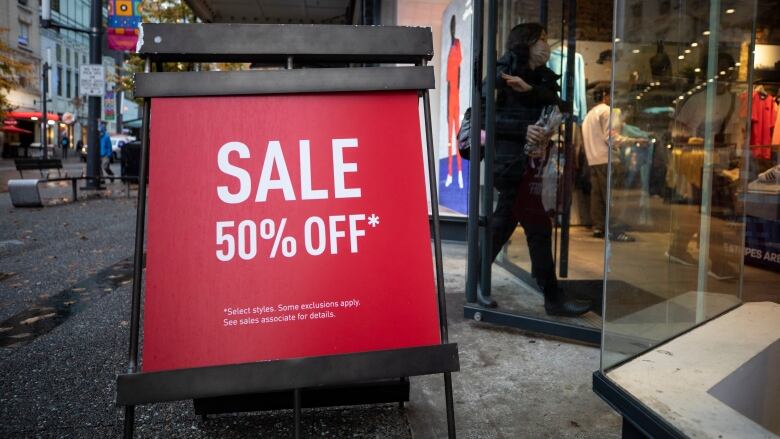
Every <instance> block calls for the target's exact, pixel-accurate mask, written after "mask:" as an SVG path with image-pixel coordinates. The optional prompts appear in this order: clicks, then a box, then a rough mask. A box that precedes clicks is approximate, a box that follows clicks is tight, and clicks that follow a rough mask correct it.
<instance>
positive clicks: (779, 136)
mask: <svg viewBox="0 0 780 439" xmlns="http://www.w3.org/2000/svg"><path fill="white" fill-rule="evenodd" d="M775 102H777V100H775ZM779 110H780V109H779ZM772 145H780V111H777V115H776V116H775V129H774V131H773V132H772Z"/></svg>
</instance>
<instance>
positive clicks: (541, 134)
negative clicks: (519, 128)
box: [525, 125, 549, 145]
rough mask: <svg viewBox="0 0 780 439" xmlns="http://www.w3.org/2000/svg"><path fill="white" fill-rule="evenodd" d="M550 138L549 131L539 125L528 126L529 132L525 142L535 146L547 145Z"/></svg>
mask: <svg viewBox="0 0 780 439" xmlns="http://www.w3.org/2000/svg"><path fill="white" fill-rule="evenodd" d="M548 139H549V136H548V135H547V131H546V130H545V129H544V128H542V127H540V126H539V125H528V131H527V132H526V134H525V140H526V142H527V143H532V144H535V145H544V144H546V143H547V140H548Z"/></svg>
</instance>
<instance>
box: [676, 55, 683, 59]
mask: <svg viewBox="0 0 780 439" xmlns="http://www.w3.org/2000/svg"><path fill="white" fill-rule="evenodd" d="M677 59H685V55H680V56H678V57H677Z"/></svg>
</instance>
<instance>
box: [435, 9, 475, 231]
mask: <svg viewBox="0 0 780 439" xmlns="http://www.w3.org/2000/svg"><path fill="white" fill-rule="evenodd" d="M473 13H474V11H473V6H472V0H454V1H452V2H451V3H450V4H449V6H447V8H446V9H445V10H444V14H443V15H442V29H441V49H440V50H439V53H440V54H441V64H440V66H441V67H440V69H439V72H440V77H439V81H438V84H439V88H440V90H441V93H440V102H439V124H438V126H439V136H438V139H439V145H438V146H437V153H438V154H437V155H438V166H439V173H438V184H439V204H441V205H442V206H444V207H446V208H449V209H451V210H453V211H455V212H457V213H461V214H464V215H465V214H467V213H468V188H469V164H468V160H466V159H463V158H462V157H461V156H460V154H459V152H458V144H457V134H458V130H459V129H460V124H461V121H462V120H463V114H464V113H465V112H466V110H467V109H468V108H469V107H470V106H471V70H472V69H471V51H472V49H471V28H472V24H471V19H472V15H473Z"/></svg>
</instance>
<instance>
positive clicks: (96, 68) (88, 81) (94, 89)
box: [79, 64, 106, 97]
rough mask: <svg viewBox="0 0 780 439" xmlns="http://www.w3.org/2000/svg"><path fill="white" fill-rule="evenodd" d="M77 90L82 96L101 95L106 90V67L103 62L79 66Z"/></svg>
mask: <svg viewBox="0 0 780 439" xmlns="http://www.w3.org/2000/svg"><path fill="white" fill-rule="evenodd" d="M79 91H80V93H81V94H82V95H84V96H99V97H102V96H103V93H105V91H106V69H105V67H103V64H82V65H81V66H79Z"/></svg>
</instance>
